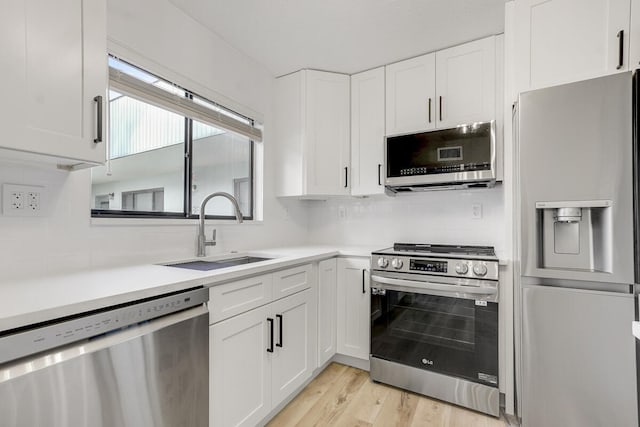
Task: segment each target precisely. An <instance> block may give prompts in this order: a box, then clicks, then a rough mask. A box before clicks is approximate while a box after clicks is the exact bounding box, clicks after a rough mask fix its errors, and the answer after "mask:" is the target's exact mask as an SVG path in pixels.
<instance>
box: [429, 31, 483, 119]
mask: <svg viewBox="0 0 640 427" xmlns="http://www.w3.org/2000/svg"><path fill="white" fill-rule="evenodd" d="M436 103H437V108H436V110H437V117H436V127H438V128H449V127H455V126H457V125H460V124H465V123H472V122H485V121H489V120H495V119H496V46H495V37H487V38H484V39H481V40H476V41H473V42H470V43H465V44H463V45H460V46H455V47H452V48H450V49H445V50H441V51H439V52H436Z"/></svg>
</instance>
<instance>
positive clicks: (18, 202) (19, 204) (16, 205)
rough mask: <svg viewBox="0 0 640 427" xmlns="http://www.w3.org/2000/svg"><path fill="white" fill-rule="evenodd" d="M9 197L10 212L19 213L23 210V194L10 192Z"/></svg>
mask: <svg viewBox="0 0 640 427" xmlns="http://www.w3.org/2000/svg"><path fill="white" fill-rule="evenodd" d="M9 197H10V199H11V204H10V205H9V209H10V210H12V211H19V210H22V209H24V193H23V192H22V191H11V192H10V193H9Z"/></svg>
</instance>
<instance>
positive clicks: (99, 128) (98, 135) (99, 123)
mask: <svg viewBox="0 0 640 427" xmlns="http://www.w3.org/2000/svg"><path fill="white" fill-rule="evenodd" d="M93 101H94V102H95V103H96V104H97V107H98V108H96V110H97V116H98V119H97V120H96V137H95V138H94V139H93V142H94V143H96V144H97V143H98V142H102V96H100V95H98V96H96V97H94V98H93Z"/></svg>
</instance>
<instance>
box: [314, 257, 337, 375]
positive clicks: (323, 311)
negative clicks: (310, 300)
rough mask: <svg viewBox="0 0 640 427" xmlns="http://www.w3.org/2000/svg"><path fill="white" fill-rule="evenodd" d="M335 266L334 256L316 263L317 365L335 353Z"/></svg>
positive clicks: (323, 362)
mask: <svg viewBox="0 0 640 427" xmlns="http://www.w3.org/2000/svg"><path fill="white" fill-rule="evenodd" d="M337 267H338V261H337V259H336V258H331V259H327V260H324V261H320V262H319V263H318V363H317V366H318V367H320V366H322V365H324V364H325V363H327V362H328V361H329V360H330V359H331V358H332V357H333V356H334V355H335V354H336V345H337V342H336V332H337V328H336V316H337V310H336V303H337V295H338V294H337V291H338V289H337V280H338V276H337Z"/></svg>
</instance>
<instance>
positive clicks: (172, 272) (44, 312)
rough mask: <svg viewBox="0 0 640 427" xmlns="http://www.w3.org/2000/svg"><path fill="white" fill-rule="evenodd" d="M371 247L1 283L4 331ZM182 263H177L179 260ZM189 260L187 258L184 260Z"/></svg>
mask: <svg viewBox="0 0 640 427" xmlns="http://www.w3.org/2000/svg"><path fill="white" fill-rule="evenodd" d="M379 248H380V247H377V248H371V247H343V248H340V247H330V246H300V247H287V248H273V249H263V250H259V251H252V252H249V253H242V254H240V253H238V254H223V255H217V256H215V257H209V258H203V259H202V260H214V259H218V258H221V257H226V258H229V257H231V256H243V255H251V256H264V257H266V258H274V259H271V260H268V261H263V262H259V263H255V264H245V265H240V266H236V267H229V268H224V269H219V270H210V271H197V270H189V269H184V268H176V267H169V266H164V265H139V266H130V267H120V268H110V269H102V270H92V271H84V272H79V273H74V274H65V275H59V276H52V277H47V278H39V279H31V280H23V281H15V282H9V283H2V284H0V301H2V303H3V304H2V309H1V312H0V331H5V330H9V329H14V328H19V327H22V326H26V325H30V324H34V323H39V322H46V321H49V320H53V319H56V318H60V317H64V316H70V315H74V314H78V313H82V312H86V311H90V310H96V309H100V308H104V307H108V306H110V305H115V304H121V303H125V302H129V301H134V300H138V299H142V298H147V297H152V296H156V295H161V294H165V293H169V292H174V291H179V290H183V289H188V288H191V287H195V286H203V285H204V286H213V285H216V284H219V283H223V282H227V281H229V280H235V279H238V278H241V277H245V276H250V275H255V274H260V273H263V272H266V271H270V270H275V269H281V268H286V267H289V266H293V265H298V264H303V263H307V262H313V261H318V260H321V259H326V258H331V257H334V256H369V255H370V253H371V251H372V250H375V249H379ZM179 261H181V260H176V262H179ZM185 261H188V260H185Z"/></svg>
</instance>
